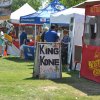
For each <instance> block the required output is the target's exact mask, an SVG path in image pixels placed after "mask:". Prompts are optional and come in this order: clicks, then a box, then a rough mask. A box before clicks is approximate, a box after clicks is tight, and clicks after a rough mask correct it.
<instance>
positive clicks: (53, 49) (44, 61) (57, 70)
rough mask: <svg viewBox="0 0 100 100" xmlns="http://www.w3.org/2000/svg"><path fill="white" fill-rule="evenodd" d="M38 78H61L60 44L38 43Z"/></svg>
mask: <svg viewBox="0 0 100 100" xmlns="http://www.w3.org/2000/svg"><path fill="white" fill-rule="evenodd" d="M38 48H39V77H40V78H47V79H56V78H61V57H60V54H61V51H60V43H41V42H40V43H38Z"/></svg>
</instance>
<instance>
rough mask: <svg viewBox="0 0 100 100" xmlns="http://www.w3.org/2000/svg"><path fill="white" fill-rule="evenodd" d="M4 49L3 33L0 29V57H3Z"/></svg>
mask: <svg viewBox="0 0 100 100" xmlns="http://www.w3.org/2000/svg"><path fill="white" fill-rule="evenodd" d="M4 49H5V41H4V33H3V31H2V30H1V29H0V56H3V55H4Z"/></svg>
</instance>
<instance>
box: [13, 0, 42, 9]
mask: <svg viewBox="0 0 100 100" xmlns="http://www.w3.org/2000/svg"><path fill="white" fill-rule="evenodd" d="M42 1H43V0H42ZM25 3H28V4H29V5H30V6H31V7H33V8H34V9H35V10H38V9H39V7H40V6H41V0H13V4H12V11H15V10H16V9H18V8H20V7H21V6H23V5H24V4H25ZM26 9H27V8H26Z"/></svg>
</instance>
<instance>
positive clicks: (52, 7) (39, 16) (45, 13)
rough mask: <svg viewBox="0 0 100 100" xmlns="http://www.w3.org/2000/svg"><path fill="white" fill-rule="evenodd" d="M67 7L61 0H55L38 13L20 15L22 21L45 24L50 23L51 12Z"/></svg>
mask: <svg viewBox="0 0 100 100" xmlns="http://www.w3.org/2000/svg"><path fill="white" fill-rule="evenodd" d="M64 9H66V8H65V7H64V6H63V5H62V4H61V3H60V2H59V0H53V1H52V2H51V3H50V4H48V5H47V7H45V8H44V9H41V10H39V11H37V12H36V13H33V14H29V15H26V16H21V17H20V23H26V24H43V23H50V14H52V13H55V12H58V11H62V10H64Z"/></svg>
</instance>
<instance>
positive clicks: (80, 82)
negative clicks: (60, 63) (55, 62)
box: [52, 71, 100, 95]
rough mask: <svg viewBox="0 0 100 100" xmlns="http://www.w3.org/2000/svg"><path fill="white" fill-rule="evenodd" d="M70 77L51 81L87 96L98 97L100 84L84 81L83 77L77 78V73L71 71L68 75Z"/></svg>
mask: <svg viewBox="0 0 100 100" xmlns="http://www.w3.org/2000/svg"><path fill="white" fill-rule="evenodd" d="M67 74H70V75H71V77H63V78H62V79H54V80H52V81H54V82H56V83H62V84H68V85H70V86H72V87H74V88H76V89H78V90H80V91H82V92H84V93H85V94H87V95H100V84H99V83H96V82H94V81H91V80H88V79H85V78H83V77H81V78H79V72H78V71H72V72H70V73H67Z"/></svg>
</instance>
